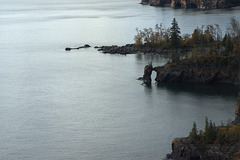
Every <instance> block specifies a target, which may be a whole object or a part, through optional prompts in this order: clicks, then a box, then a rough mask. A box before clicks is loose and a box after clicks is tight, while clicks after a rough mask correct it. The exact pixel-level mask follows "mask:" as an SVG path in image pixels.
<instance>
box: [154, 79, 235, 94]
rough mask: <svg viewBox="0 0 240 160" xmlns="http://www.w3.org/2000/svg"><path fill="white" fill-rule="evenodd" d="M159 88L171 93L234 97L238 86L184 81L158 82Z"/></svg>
mask: <svg viewBox="0 0 240 160" xmlns="http://www.w3.org/2000/svg"><path fill="white" fill-rule="evenodd" d="M157 87H159V88H160V89H167V90H168V91H170V92H172V93H173V94H179V93H189V94H191V95H198V96H206V97H207V96H220V97H236V95H237V94H238V92H239V87H237V86H233V85H227V84H194V83H190V84H186V83H167V82H166V83H158V84H157Z"/></svg>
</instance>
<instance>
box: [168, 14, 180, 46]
mask: <svg viewBox="0 0 240 160" xmlns="http://www.w3.org/2000/svg"><path fill="white" fill-rule="evenodd" d="M180 33H181V31H180V28H179V27H178V22H177V21H176V19H175V18H173V21H172V27H171V28H170V40H171V45H172V47H178V45H179V43H180V38H181V36H180Z"/></svg>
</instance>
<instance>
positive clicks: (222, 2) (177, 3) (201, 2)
mask: <svg viewBox="0 0 240 160" xmlns="http://www.w3.org/2000/svg"><path fill="white" fill-rule="evenodd" d="M141 4H144V5H147V4H149V5H152V6H171V7H174V8H176V7H182V8H200V9H219V8H229V7H232V6H236V5H239V4H238V3H235V2H232V1H230V0H210V1H209V0H142V1H141Z"/></svg>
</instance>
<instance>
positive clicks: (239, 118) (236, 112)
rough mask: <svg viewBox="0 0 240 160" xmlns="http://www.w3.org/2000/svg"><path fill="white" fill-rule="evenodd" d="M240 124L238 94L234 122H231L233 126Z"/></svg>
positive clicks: (239, 100)
mask: <svg viewBox="0 0 240 160" xmlns="http://www.w3.org/2000/svg"><path fill="white" fill-rule="evenodd" d="M238 123H240V92H239V93H238V104H237V108H236V111H235V120H234V121H233V125H237V124H238Z"/></svg>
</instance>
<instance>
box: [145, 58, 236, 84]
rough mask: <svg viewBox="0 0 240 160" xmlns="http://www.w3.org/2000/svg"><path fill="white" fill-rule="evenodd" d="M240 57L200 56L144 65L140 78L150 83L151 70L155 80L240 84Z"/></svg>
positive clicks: (158, 81)
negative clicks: (160, 64) (153, 65)
mask: <svg viewBox="0 0 240 160" xmlns="http://www.w3.org/2000/svg"><path fill="white" fill-rule="evenodd" d="M239 63H240V58H239V57H235V56H201V57H198V58H194V57H192V58H187V59H184V60H182V61H181V62H179V63H178V64H176V63H167V64H165V65H163V66H157V67H152V65H151V64H149V65H147V66H145V68H144V75H143V77H142V80H143V81H144V83H146V84H149V83H151V81H152V80H151V74H152V71H155V72H156V73H157V76H156V78H155V81H156V82H157V83H160V82H185V83H205V84H207V83H225V84H233V85H240V69H239Z"/></svg>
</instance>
